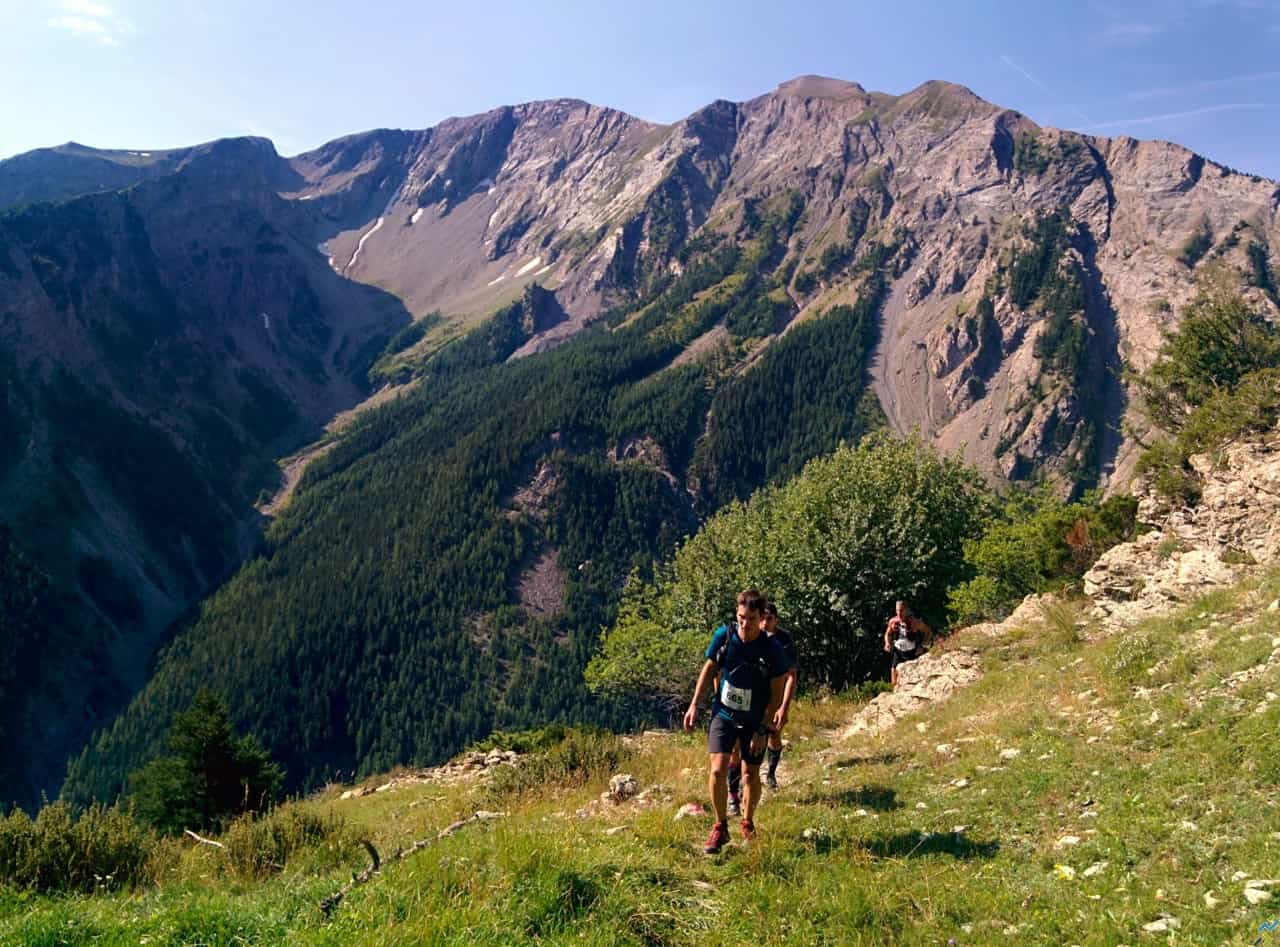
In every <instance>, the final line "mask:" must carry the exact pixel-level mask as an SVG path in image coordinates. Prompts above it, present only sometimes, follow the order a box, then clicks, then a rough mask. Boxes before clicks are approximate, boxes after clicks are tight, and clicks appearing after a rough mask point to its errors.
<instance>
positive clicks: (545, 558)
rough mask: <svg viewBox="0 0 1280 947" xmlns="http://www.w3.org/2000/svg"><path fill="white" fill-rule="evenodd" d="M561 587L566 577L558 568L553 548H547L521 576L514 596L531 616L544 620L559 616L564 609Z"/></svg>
mask: <svg viewBox="0 0 1280 947" xmlns="http://www.w3.org/2000/svg"><path fill="white" fill-rule="evenodd" d="M564 587H565V575H564V570H562V569H561V568H560V556H559V554H558V553H557V552H556V550H555V549H554V548H552V547H550V546H547V547H545V548H544V549H543V550H542V552H540V553H539V554H538V558H536V559H535V560H534V561H533V563H532V564H531V565H529V567H528V568H526V569H525V570H524V571H523V572H521V573H520V578H519V579H518V580H517V582H516V593H517V594H518V595H519V597H520V604H521V605H523V606H524V607H525V608H526V609H527V610H528V611H529V612H530V613H531V614H533V615H535V616H537V617H539V618H546V617H549V616H552V615H558V614H559V613H560V612H561V611H562V610H563V609H564Z"/></svg>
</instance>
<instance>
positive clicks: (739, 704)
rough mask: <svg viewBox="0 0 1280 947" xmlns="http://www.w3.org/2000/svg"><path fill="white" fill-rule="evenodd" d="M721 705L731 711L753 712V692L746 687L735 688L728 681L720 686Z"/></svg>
mask: <svg viewBox="0 0 1280 947" xmlns="http://www.w3.org/2000/svg"><path fill="white" fill-rule="evenodd" d="M720 703H722V704H723V705H724V706H725V707H728V708H729V709H730V710H741V711H750V710H751V691H749V690H747V689H746V688H745V687H734V686H733V685H732V684H730V683H729V682H728V681H725V682H724V683H723V684H721V685H720Z"/></svg>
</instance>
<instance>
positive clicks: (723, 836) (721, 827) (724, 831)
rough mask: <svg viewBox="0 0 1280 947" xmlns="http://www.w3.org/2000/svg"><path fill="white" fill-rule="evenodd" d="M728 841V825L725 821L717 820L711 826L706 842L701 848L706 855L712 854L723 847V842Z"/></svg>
mask: <svg viewBox="0 0 1280 947" xmlns="http://www.w3.org/2000/svg"><path fill="white" fill-rule="evenodd" d="M728 841H729V825H728V823H726V822H717V823H716V824H715V825H713V826H712V827H711V834H710V835H708V836H707V844H706V845H704V846H702V850H703V851H704V852H706V853H707V854H708V855H714V854H715V853H716V852H718V851H720V849H722V848H724V846H725V843H726V842H728Z"/></svg>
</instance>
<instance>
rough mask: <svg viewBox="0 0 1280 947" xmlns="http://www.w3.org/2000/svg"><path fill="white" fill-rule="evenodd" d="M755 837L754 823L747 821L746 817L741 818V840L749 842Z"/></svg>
mask: <svg viewBox="0 0 1280 947" xmlns="http://www.w3.org/2000/svg"><path fill="white" fill-rule="evenodd" d="M755 837H756V824H755V823H754V822H748V821H747V820H746V819H743V820H742V840H743V841H744V842H750V841H752V840H753V839H754V838H755Z"/></svg>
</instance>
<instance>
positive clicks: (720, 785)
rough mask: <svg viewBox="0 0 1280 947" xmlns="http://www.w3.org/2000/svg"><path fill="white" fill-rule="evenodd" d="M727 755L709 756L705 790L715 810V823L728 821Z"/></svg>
mask: <svg viewBox="0 0 1280 947" xmlns="http://www.w3.org/2000/svg"><path fill="white" fill-rule="evenodd" d="M728 773H729V754H728V753H712V754H710V774H709V775H708V777H707V790H708V791H709V792H710V793H711V808H712V809H714V810H715V814H716V821H717V822H727V821H728V820H729V782H728Z"/></svg>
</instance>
